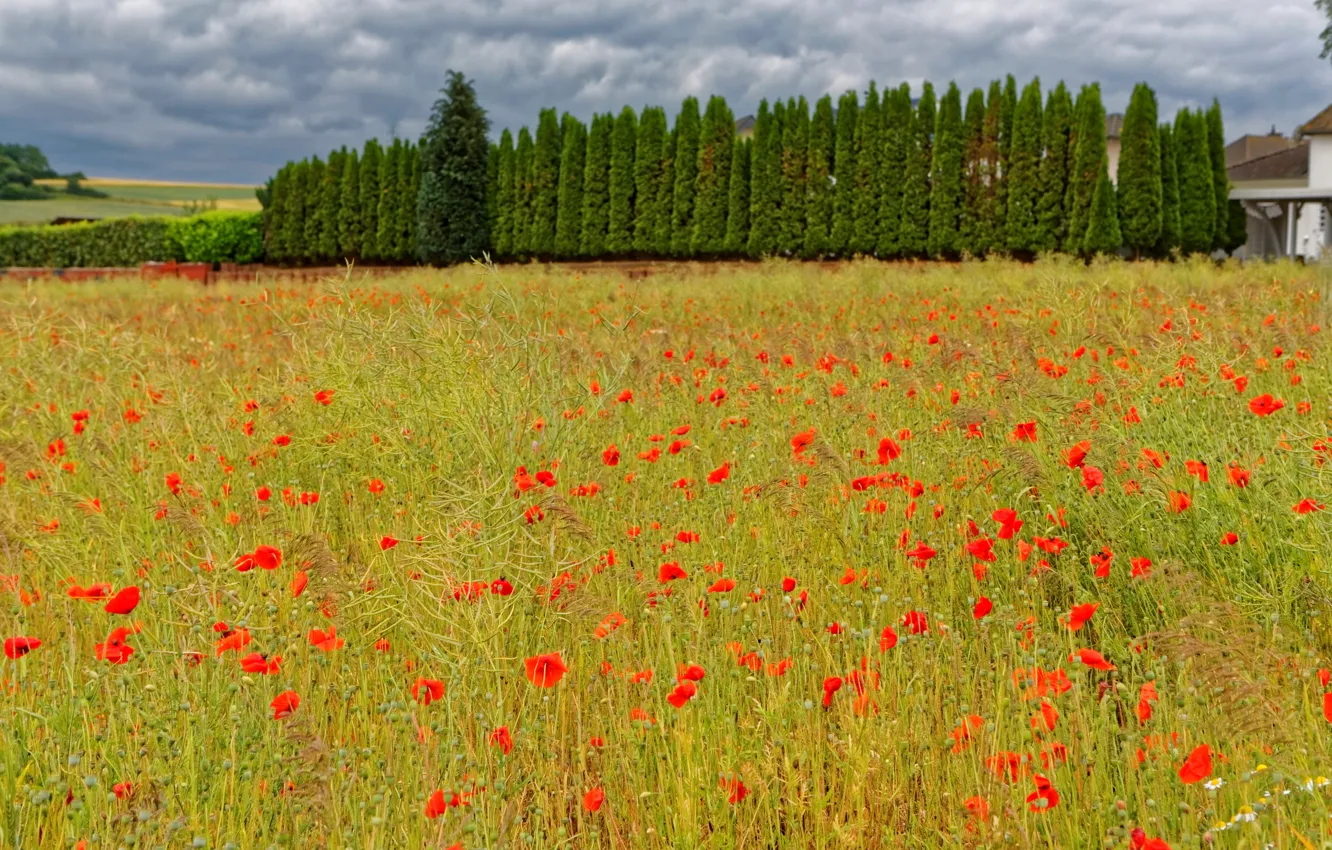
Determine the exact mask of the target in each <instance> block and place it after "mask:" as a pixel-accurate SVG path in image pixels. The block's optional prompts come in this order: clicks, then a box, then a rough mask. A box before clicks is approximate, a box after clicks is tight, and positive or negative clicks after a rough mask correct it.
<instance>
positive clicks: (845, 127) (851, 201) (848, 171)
mask: <svg viewBox="0 0 1332 850" xmlns="http://www.w3.org/2000/svg"><path fill="white" fill-rule="evenodd" d="M859 113H860V100H859V98H858V97H857V95H856V92H855V90H854V89H853V90H851V91H848V92H846V93H844V94H843V95H842V97H841V99H839V100H838V101H837V117H836V120H837V148H836V150H835V151H834V153H833V178H834V180H835V182H836V185H835V186H834V187H833V223H832V232H831V233H830V234H829V237H828V249H829V250H830V251H832V252H833V253H835V254H839V255H842V256H846V255H848V254H850V253H851V244H852V242H853V241H854V238H855V232H856V217H855V208H854V207H855V197H856V195H855V191H856V182H855V180H856V118H857V116H858V114H859Z"/></svg>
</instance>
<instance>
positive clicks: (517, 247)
mask: <svg viewBox="0 0 1332 850" xmlns="http://www.w3.org/2000/svg"><path fill="white" fill-rule="evenodd" d="M533 147H534V146H533V144H532V134H531V133H530V132H528V129H527V128H526V127H523V128H522V129H520V130H519V131H518V145H517V147H516V148H515V149H514V153H513V253H514V254H515V255H517V256H520V257H526V256H528V255H530V254H531V253H532V163H533Z"/></svg>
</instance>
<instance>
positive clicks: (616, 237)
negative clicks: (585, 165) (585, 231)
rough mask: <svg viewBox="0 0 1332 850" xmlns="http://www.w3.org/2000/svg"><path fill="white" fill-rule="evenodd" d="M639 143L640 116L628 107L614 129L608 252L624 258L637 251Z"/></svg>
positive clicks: (623, 110)
mask: <svg viewBox="0 0 1332 850" xmlns="http://www.w3.org/2000/svg"><path fill="white" fill-rule="evenodd" d="M637 144H638V116H637V115H636V114H635V113H634V108H633V107H632V106H625V107H624V109H621V110H620V115H619V117H617V118H616V119H615V126H614V128H613V129H612V130H611V160H610V217H609V219H608V221H607V230H606V252H607V253H608V254H610V255H612V256H624V255H626V254H628V253H629V252H630V251H632V250H633V249H634V178H635V174H634V156H635V147H636V146H637Z"/></svg>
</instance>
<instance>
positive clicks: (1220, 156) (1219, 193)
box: [1207, 0, 1332, 253]
mask: <svg viewBox="0 0 1332 850" xmlns="http://www.w3.org/2000/svg"><path fill="white" fill-rule="evenodd" d="M1329 2H1332V0H1329ZM1330 32H1332V30H1330ZM1207 154H1208V158H1209V159H1210V160H1211V163H1212V183H1213V184H1214V185H1215V187H1216V238H1215V239H1214V240H1213V241H1212V248H1213V249H1214V250H1219V251H1226V252H1227V253H1229V249H1227V248H1226V245H1227V244H1229V243H1230V242H1231V241H1232V237H1231V232H1230V231H1231V228H1230V178H1229V177H1228V176H1227V175H1226V129H1225V124H1224V122H1222V120H1221V103H1220V102H1219V101H1218V100H1216V99H1215V98H1213V99H1212V105H1211V106H1209V107H1208V108H1207ZM1240 244H1243V243H1240ZM1237 247H1238V246H1237Z"/></svg>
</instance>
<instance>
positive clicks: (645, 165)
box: [634, 106, 666, 254]
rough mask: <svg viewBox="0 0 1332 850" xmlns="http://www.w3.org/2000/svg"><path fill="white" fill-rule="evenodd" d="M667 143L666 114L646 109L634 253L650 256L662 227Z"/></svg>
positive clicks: (638, 156) (637, 165) (637, 162)
mask: <svg viewBox="0 0 1332 850" xmlns="http://www.w3.org/2000/svg"><path fill="white" fill-rule="evenodd" d="M665 142H666V110H664V109H662V108H661V107H660V106H645V107H643V112H642V113H641V114H640V115H639V121H638V144H637V145H636V146H635V147H634V200H635V203H634V250H635V251H637V252H638V253H640V254H650V253H652V252H653V251H654V250H655V248H656V233H657V230H658V228H659V227H660V217H661V212H662V207H661V192H660V191H659V187H660V185H661V160H662V146H663V145H664V144H665Z"/></svg>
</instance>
